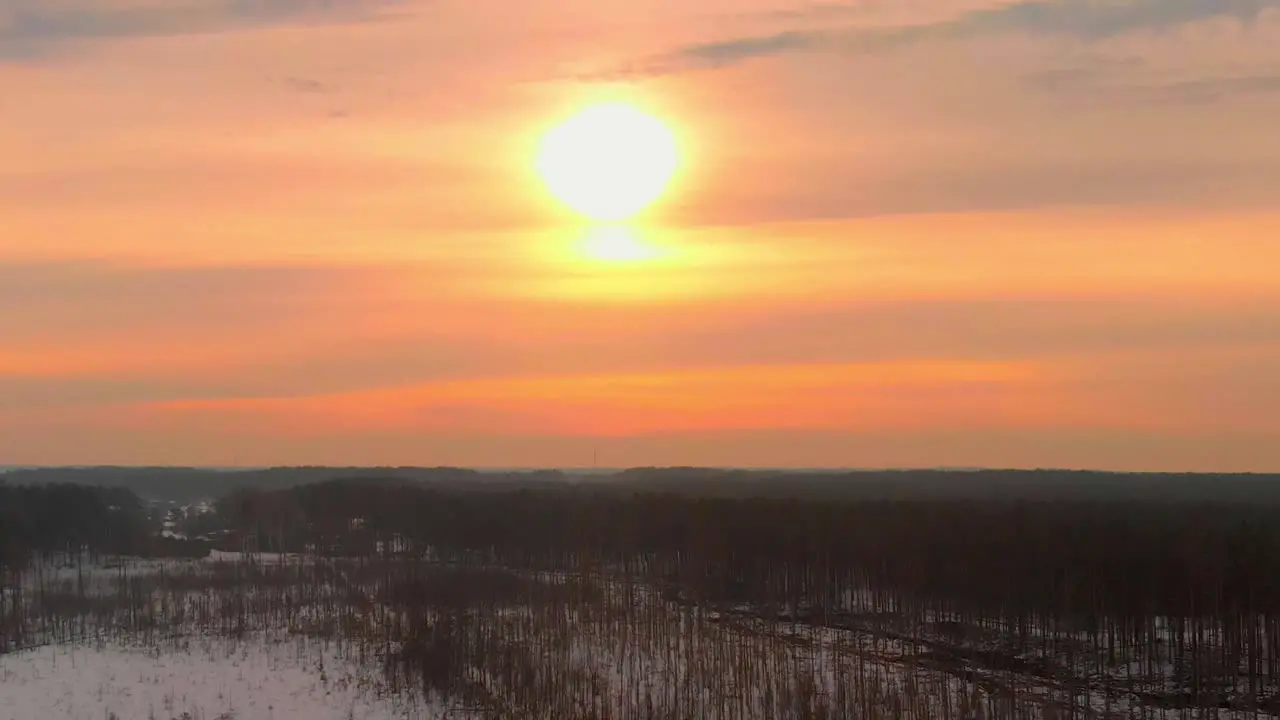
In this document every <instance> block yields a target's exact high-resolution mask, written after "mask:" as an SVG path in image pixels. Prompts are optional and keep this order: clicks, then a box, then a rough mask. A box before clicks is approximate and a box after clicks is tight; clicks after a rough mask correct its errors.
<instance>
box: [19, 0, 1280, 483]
mask: <svg viewBox="0 0 1280 720" xmlns="http://www.w3.org/2000/svg"><path fill="white" fill-rule="evenodd" d="M601 101H609V102H617V101H621V102H626V103H630V104H633V105H634V106H636V107H639V108H642V109H643V110H645V111H646V112H649V113H651V114H653V115H655V116H657V117H660V118H662V119H663V120H664V121H665V122H666V123H667V124H668V126H669V127H670V128H671V129H672V132H673V133H674V134H675V135H676V136H677V137H678V141H679V147H680V158H681V165H680V170H679V172H678V173H677V175H676V177H675V179H674V180H673V181H672V183H671V184H670V186H669V187H668V188H667V191H666V192H665V194H664V195H663V197H662V198H661V199H660V200H659V201H658V202H656V203H655V204H654V205H652V206H651V207H649V208H648V209H647V210H646V211H645V212H644V213H643V214H642V215H641V216H639V217H638V218H636V219H635V220H634V221H633V223H632V227H633V229H632V230H630V232H632V233H634V234H635V236H636V237H638V238H639V241H640V242H642V243H644V244H646V246H647V247H650V248H652V249H654V255H653V256H652V257H647V258H645V259H642V260H638V261H633V262H608V261H605V260H601V259H599V258H594V257H592V256H590V254H589V253H587V252H585V251H584V250H583V248H584V247H590V242H591V239H592V238H593V237H595V234H596V233H598V232H600V230H598V229H597V228H593V227H592V226H591V224H590V223H589V222H587V221H586V220H584V219H582V218H579V217H577V216H575V215H574V214H573V213H572V212H570V211H569V210H568V209H566V208H565V207H564V206H563V205H562V204H560V203H558V202H556V200H555V198H553V197H550V196H549V194H548V193H547V192H546V189H545V188H544V187H543V185H542V184H541V183H539V182H538V180H537V177H536V176H535V175H534V174H533V171H532V169H531V168H532V166H533V158H534V155H535V151H536V147H537V142H538V138H539V137H541V136H542V133H544V132H546V130H547V129H549V128H550V127H553V126H554V125H555V124H556V123H557V122H559V121H560V120H561V119H563V118H564V117H567V116H568V115H570V114H572V113H573V112H574V111H575V110H577V109H580V108H583V107H587V106H589V105H591V104H592V103H597V102H601ZM1278 117H1280V0H1044V1H1040V2H1037V1H1029V0H1028V1H1017V0H1014V1H1009V0H999V1H993V0H927V1H926V0H894V1H892V2H890V1H889V0H877V1H873V0H864V1H862V2H851V3H843V2H839V1H838V0H837V1H834V2H827V3H817V2H811V3H801V2H794V1H787V0H733V1H732V2H729V0H707V1H706V2H702V3H691V2H685V1H683V0H680V1H677V0H647V1H641V0H633V1H628V2H621V1H620V0H525V1H523V2H510V1H509V0H501V1H499V0H402V1H398V2H397V1H393V0H385V1H384V0H0V464H196V465H215V466H229V465H273V464H379V465H388V464H391V465H468V466H487V467H494V466H501V467H512V466H556V467H566V466H580V465H590V464H591V463H592V462H593V458H595V459H596V460H597V461H598V462H599V463H600V464H601V465H605V466H613V467H619V466H632V465H721V466H767V467H778V466H796V467H801V466H825V467H833V466H859V467H885V466H913V467H930V466H997V467H1072V468H1077V467H1078V468H1104V469H1117V470H1191V471H1280V370H1278V368H1280V282H1277V278H1278V277H1280V271H1277V270H1276V267H1277V264H1278V263H1280V192H1278V191H1277V189H1278V188H1280V133H1278V132H1276V129H1275V119H1276V118H1278Z"/></svg>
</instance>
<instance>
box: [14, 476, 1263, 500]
mask: <svg viewBox="0 0 1280 720" xmlns="http://www.w3.org/2000/svg"><path fill="white" fill-rule="evenodd" d="M340 478H348V479H351V478H389V479H397V480H403V481H413V482H417V483H421V484H424V485H426V486H430V487H437V488H457V489H485V490H513V489H520V488H528V489H539V488H543V489H545V488H548V487H550V486H554V485H556V484H561V483H572V484H575V485H583V484H587V485H598V486H607V487H612V488H615V489H621V490H628V491H630V490H644V491H649V492H670V493H677V494H683V495H697V496H708V497H769V498H796V499H811V500H859V501H874V500H909V499H938V500H943V499H946V500H961V499H968V500H1008V501H1014V500H1024V501H1049V500H1069V501H1098V502H1102V501H1121V502H1162V503H1199V502H1217V503H1241V504H1252V505H1257V504H1267V505H1280V475H1251V474H1176V473H1108V472H1092V471H1072V470H975V471H959V470H875V471H850V472H806V471H784V470H767V471H766V470H717V469H702V468H635V469H631V470H624V471H621V472H617V473H611V474H575V473H572V472H562V471H555V470H544V471H530V472H501V473H500V472H482V471H477V470H468V469H462V468H414V467H394V468H392V467H387V468H336V467H282V468H270V469H264V470H243V471H226V470H209V469H198V468H170V467H155V468H122V467H101V468H40V469H25V470H14V471H10V472H9V473H7V474H4V475H0V482H3V481H5V480H6V479H7V481H8V482H9V483H10V484H48V483H75V484H80V485H95V486H100V487H120V488H125V489H128V490H130V491H132V492H133V493H135V494H137V495H138V496H140V497H142V498H146V499H156V500H173V501H177V502H181V503H190V502H194V501H197V500H200V499H204V498H219V497H224V496H226V495H228V494H230V493H232V492H236V491H238V490H266V491H269V490H283V489H287V488H291V487H296V486H299V485H307V484H313V483H319V482H325V481H329V480H335V479H340Z"/></svg>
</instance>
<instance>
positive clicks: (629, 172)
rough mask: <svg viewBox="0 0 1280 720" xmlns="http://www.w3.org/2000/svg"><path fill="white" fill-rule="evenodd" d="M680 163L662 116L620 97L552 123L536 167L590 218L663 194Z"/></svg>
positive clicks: (630, 209)
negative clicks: (615, 100) (555, 125)
mask: <svg viewBox="0 0 1280 720" xmlns="http://www.w3.org/2000/svg"><path fill="white" fill-rule="evenodd" d="M678 164H679V158H678V153H677V148H676V140H675V136H674V134H673V133H672V132H671V130H670V129H669V128H667V126H666V125H664V124H663V123H662V121H660V120H658V119H657V118H655V117H653V116H652V115H648V114H646V113H643V112H641V111H640V110H638V109H636V108H634V107H632V106H630V105H627V104H625V103H606V104H600V105H593V106H591V107H588V108H586V109H584V110H582V111H580V112H578V113H577V114H576V115H574V116H573V117H571V118H569V119H568V120H566V121H565V122H564V123H562V124H561V125H559V126H557V127H556V128H554V129H552V130H551V131H550V132H548V133H547V134H546V135H545V136H544V137H543V138H542V143H541V146H540V147H539V150H538V157H537V170H538V174H539V175H540V176H541V177H542V181H543V182H544V183H546V186H547V189H548V190H550V191H551V193H552V194H553V195H555V196H556V197H557V198H558V199H559V200H560V201H561V202H563V203H564V204H565V205H567V206H569V207H570V208H571V209H573V210H574V211H576V212H579V213H581V214H582V215H585V216H587V217H588V218H591V219H592V220H600V221H614V220H623V219H625V218H629V217H631V216H632V215H635V214H636V213H638V212H640V211H641V210H643V209H644V208H645V206H647V205H649V204H650V203H652V202H653V201H654V200H656V199H657V198H658V196H659V195H661V194H662V191H663V190H664V189H665V188H666V186H667V183H668V182H669V181H670V180H671V177H672V175H674V174H675V171H676V168H677V166H678Z"/></svg>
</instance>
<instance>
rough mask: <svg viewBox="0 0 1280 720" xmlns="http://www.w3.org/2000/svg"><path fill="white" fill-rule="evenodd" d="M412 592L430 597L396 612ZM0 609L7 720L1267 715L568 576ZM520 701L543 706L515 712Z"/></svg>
mask: <svg viewBox="0 0 1280 720" xmlns="http://www.w3.org/2000/svg"><path fill="white" fill-rule="evenodd" d="M397 573H404V574H403V575H402V576H400V577H398V578H397V576H396V574H397ZM423 578H428V580H427V581H425V584H423ZM405 581H412V582H410V585H409V586H405V585H403V584H402V583H403V582H405ZM413 583H418V584H416V585H415V584H413ZM521 583H523V584H521ZM405 587H410V589H411V590H413V591H417V592H419V593H425V595H421V596H417V599H411V600H405V599H404V598H400V597H399V596H398V595H397V592H398V591H400V590H403V589H404V588H405ZM435 593H442V594H438V595H437V594H435ZM468 593H469V594H468ZM423 598H426V599H425V600H424V599H423ZM15 600H17V601H18V602H16V603H15ZM856 600H857V598H852V597H851V598H849V600H848V603H847V604H848V605H849V606H850V608H849V610H850V613H851V614H850V617H854V616H855V614H854V613H853V612H852V611H853V610H856V609H858V608H857V607H856V606H857V604H858V603H857V602H855V601H856ZM414 603H417V605H416V606H415V605H414ZM414 607H417V608H418V609H417V611H415V610H413V608H414ZM6 612H7V613H8V615H7V617H8V618H10V619H12V618H13V617H16V616H21V617H22V618H23V622H24V633H23V636H22V637H21V642H20V643H16V644H15V643H13V642H10V643H9V645H8V648H9V650H10V652H9V654H3V653H2V650H3V648H4V647H5V645H4V643H3V642H0V720H64V719H65V720H81V719H83V720H112V719H113V718H114V719H115V720H258V719H264V720H295V719H296V720H313V719H314V720H329V719H333V720H362V719H365V718H367V719H370V720H372V719H374V718H381V719H386V720H392V719H394V718H415V719H421V720H444V719H445V718H448V719H449V720H455V719H461V718H466V717H495V716H503V717H510V718H514V720H526V718H527V719H528V720H543V719H544V718H545V719H546V720H579V719H585V718H609V719H621V718H651V717H652V718H666V717H672V718H696V719H697V720H779V719H782V718H805V719H806V720H808V719H813V718H824V719H825V718H842V719H843V718H846V717H849V718H850V720H854V718H855V717H856V718H857V720H889V719H892V720H933V719H934V718H939V719H945V720H968V719H969V718H984V720H990V719H992V718H1017V719H1018V720H1021V719H1022V718H1026V719H1027V720H1047V719H1049V718H1056V717H1072V716H1085V715H1086V714H1087V716H1089V717H1094V718H1108V719H1116V720H1118V719H1119V718H1152V719H1160V720H1163V719H1164V718H1169V719H1173V718H1189V717H1193V718H1198V717H1205V718H1209V717H1212V718H1219V719H1221V720H1236V719H1238V718H1240V719H1242V718H1259V717H1271V716H1270V715H1266V714H1264V713H1262V712H1261V711H1255V712H1233V711H1227V710H1222V711H1217V710H1215V711H1214V712H1213V713H1212V714H1205V715H1196V714H1195V713H1196V712H1199V711H1192V714H1190V715H1189V714H1188V713H1187V711H1186V710H1185V709H1183V710H1179V709H1158V708H1152V707H1146V706H1144V704H1143V703H1142V702H1140V701H1139V700H1138V697H1139V695H1138V692H1137V691H1138V690H1140V689H1161V688H1163V687H1164V685H1165V678H1164V677H1163V676H1164V675H1167V674H1168V673H1167V672H1158V673H1157V676H1153V677H1146V678H1138V676H1139V674H1140V673H1142V672H1144V671H1146V672H1149V671H1150V670H1151V666H1150V664H1148V665H1147V666H1145V667H1143V666H1136V667H1128V666H1126V667H1125V668H1123V669H1120V668H1117V669H1115V670H1113V671H1112V672H1114V673H1115V675H1114V677H1112V678H1111V679H1110V680H1108V681H1107V682H1105V683H1102V684H1101V687H1102V689H1101V690H1100V689H1098V687H1083V686H1081V685H1080V684H1079V683H1078V682H1076V681H1073V680H1069V679H1068V678H1069V676H1070V673H1067V674H1065V675H1062V674H1057V673H1056V671H1055V672H1054V673H1047V672H1045V671H1043V670H1038V669H1036V668H1034V667H1030V666H1029V667H1028V668H1026V669H1021V670H1019V669H1009V668H1004V669H1000V670H996V669H993V667H991V666H990V665H989V664H988V665H984V664H983V663H981V662H976V661H975V657H976V656H974V655H967V656H966V655H963V654H956V653H952V654H950V655H948V652H949V651H951V650H956V649H959V650H969V651H981V650H995V649H998V648H999V645H998V643H996V644H993V645H991V646H990V647H986V646H984V644H983V643H985V642H987V641H979V640H968V641H965V643H967V644H960V645H957V644H955V643H956V642H957V641H955V640H954V639H951V640H948V639H946V638H945V637H943V636H942V635H937V636H935V635H934V634H932V633H933V631H931V630H930V629H929V626H930V625H939V626H941V625H943V624H945V623H944V619H943V618H940V617H939V618H934V619H933V620H932V621H931V622H930V623H926V625H920V626H916V627H914V628H908V629H903V628H900V627H898V626H897V625H895V624H894V623H893V622H888V623H887V624H882V623H880V622H879V621H874V622H862V621H858V622H853V621H850V622H848V623H845V624H844V625H840V624H839V623H835V622H834V621H833V622H829V623H827V624H826V625H820V624H816V623H805V622H800V621H798V620H795V616H794V615H792V616H791V617H792V619H791V620H778V619H776V618H773V617H770V618H765V617H764V616H763V615H761V614H759V613H758V612H755V611H753V610H752V609H751V608H750V607H749V606H740V607H737V608H721V609H720V610H711V609H708V608H704V607H698V606H697V605H695V604H691V603H689V602H680V601H672V600H671V599H669V598H665V597H664V596H663V593H660V592H659V591H658V590H657V589H656V588H654V587H652V586H649V585H646V584H644V583H624V582H621V581H619V580H617V579H616V578H615V579H611V578H609V577H608V576H592V577H587V576H583V575H578V574H573V573H564V572H556V573H549V572H548V573H517V572H514V571H510V570H507V569H504V568H493V567H484V568H478V567H471V568H462V567H453V566H444V565H433V564H426V565H422V564H412V563H411V562H406V563H405V564H401V565H397V564H394V563H392V564H385V565H378V564H377V562H376V561H373V563H372V564H370V563H369V562H364V561H361V562H356V561H350V560H346V561H343V560H338V561H335V560H331V559H323V558H317V557H304V556H293V555H289V556H274V555H272V556H268V555H254V556H246V555H240V554H231V553H215V554H213V555H212V556H210V557H209V558H206V559H203V560H136V559H129V560H124V561H118V560H110V561H106V562H105V564H98V565H90V564H84V565H82V566H81V567H65V566H63V567H43V568H37V569H34V570H31V571H29V572H28V573H26V574H24V575H23V576H22V578H20V583H19V584H18V585H16V586H14V587H10V588H8V589H7V591H6V595H5V599H4V605H0V620H4V619H5V618H6V614H5V613H6ZM415 613H416V614H415ZM947 622H951V623H952V624H954V621H947ZM410 629H414V630H416V631H418V632H419V634H418V636H417V637H418V640H419V641H420V644H419V648H420V650H422V652H423V654H422V655H421V656H420V659H423V658H425V660H423V662H425V663H426V664H427V666H428V667H433V668H434V670H433V671H434V672H436V673H437V675H438V677H437V680H441V681H447V682H450V683H453V686H454V687H455V688H456V687H464V688H466V693H467V697H465V698H458V697H454V698H452V699H451V701H449V702H445V701H443V700H439V699H433V700H426V699H424V694H423V692H424V691H423V690H422V687H423V684H424V681H425V680H426V675H425V674H423V675H420V676H417V677H414V678H413V680H411V681H408V682H405V681H404V679H403V676H397V675H396V673H387V672H386V669H387V665H386V664H385V663H384V660H385V658H386V657H388V656H389V655H391V654H392V653H394V652H395V651H398V650H401V649H403V648H405V647H406V644H407V636H406V633H408V632H409V631H410ZM970 630H972V628H970ZM992 632H995V631H992ZM996 634H997V635H998V634H999V633H998V632H997V633H996ZM0 639H2V636H0ZM996 640H998V638H996ZM992 642H995V640H993V641H992ZM948 643H950V644H948ZM975 643H976V644H975ZM17 647H23V648H25V649H21V650H17V651H14V650H15V649H16V648H17ZM1020 657H1024V658H1025V659H1027V660H1036V659H1037V658H1035V657H1031V656H1030V655H1029V654H1026V653H1022V654H1021V655H1020ZM1048 659H1052V658H1048ZM432 663H435V665H432ZM477 698H479V699H477ZM504 703H505V704H506V706H505V709H504ZM512 703H524V704H526V706H527V707H529V708H535V707H536V710H535V709H527V710H522V711H521V713H522V714H518V715H516V714H513V712H514V711H512V710H511V707H510V704H512ZM463 708H471V709H472V710H477V709H483V710H484V711H487V712H490V713H495V712H496V713H497V715H493V714H491V715H484V714H472V715H467V714H465V713H461V712H460V711H461V710H462V709H463ZM850 708H859V709H860V712H858V714H857V715H856V716H850V715H848V713H849V712H850ZM1206 712H1207V711H1206ZM655 713H656V714H655ZM1073 713H1074V715H1073Z"/></svg>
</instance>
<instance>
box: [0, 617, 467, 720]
mask: <svg viewBox="0 0 1280 720" xmlns="http://www.w3.org/2000/svg"><path fill="white" fill-rule="evenodd" d="M415 698H416V696H415V695H414V694H411V693H410V694H405V693H392V692H391V691H390V690H389V689H388V688H387V687H386V685H385V683H384V682H383V681H382V679H381V675H380V673H379V672H378V668H377V667H376V666H375V664H373V663H369V662H361V661H360V660H359V659H358V658H352V657H349V656H348V653H345V652H343V651H342V650H341V649H340V647H339V646H338V645H337V644H335V643H326V642H323V641H318V640H312V639H307V638H301V637H293V638H289V637H280V636H276V637H272V636H270V635H268V634H265V633H258V634H254V635H250V636H246V637H243V638H239V639H235V638H219V637H207V638H192V639H186V640H183V641H181V642H180V643H179V644H177V645H173V644H170V643H166V644H165V645H163V646H143V645H134V646H130V645H127V644H124V643H117V642H101V643H92V644H88V645H82V644H72V645H51V646H45V647H41V648H37V649H34V650H28V651H25V652H20V653H16V654H12V655H5V656H0V720H105V719H109V718H118V720H153V719H154V720H295V719H296V720H375V719H376V720H392V719H393V718H406V719H408V718H414V719H425V718H435V717H439V716H440V715H441V714H442V712H441V711H440V710H439V709H438V708H434V707H432V706H430V705H427V704H425V703H423V702H422V701H420V700H417V699H415Z"/></svg>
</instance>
